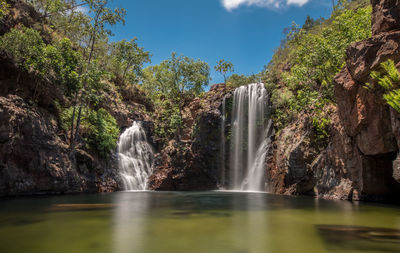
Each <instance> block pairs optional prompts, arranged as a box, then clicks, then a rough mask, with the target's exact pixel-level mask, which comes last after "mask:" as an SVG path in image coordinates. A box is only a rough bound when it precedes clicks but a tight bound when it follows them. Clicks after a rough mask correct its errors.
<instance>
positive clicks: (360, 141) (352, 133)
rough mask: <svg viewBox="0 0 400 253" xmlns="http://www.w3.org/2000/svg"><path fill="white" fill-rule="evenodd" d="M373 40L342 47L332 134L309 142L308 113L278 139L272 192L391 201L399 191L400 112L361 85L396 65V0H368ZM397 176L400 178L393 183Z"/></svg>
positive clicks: (399, 35) (399, 9) (399, 48)
mask: <svg viewBox="0 0 400 253" xmlns="http://www.w3.org/2000/svg"><path fill="white" fill-rule="evenodd" d="M371 2H372V4H373V7H374V11H373V15H372V22H373V25H372V34H373V36H372V38H370V39H368V40H365V41H361V42H357V43H354V44H352V45H350V47H349V48H348V50H347V57H346V66H345V67H344V68H343V70H342V71H341V72H340V73H339V74H338V75H337V76H336V77H335V80H334V83H335V97H336V101H337V107H336V108H331V111H330V113H329V115H330V120H331V127H330V128H331V129H330V133H331V137H330V140H329V143H328V144H327V146H326V147H325V148H324V147H323V146H322V147H321V145H313V144H312V143H311V142H310V141H309V140H310V139H312V138H310V137H312V133H311V132H310V127H308V126H307V116H305V117H299V118H300V119H299V122H300V123H299V122H297V123H296V124H294V125H293V126H290V127H288V128H286V129H285V130H284V131H283V133H282V134H281V135H280V136H279V137H278V138H277V140H276V146H277V148H276V151H275V154H274V159H273V162H272V163H271V164H270V167H269V168H270V169H269V174H270V175H271V176H270V190H271V191H272V192H276V193H283V194H313V195H316V196H318V197H322V198H332V199H352V200H379V201H393V200H395V199H396V198H395V197H394V196H398V194H399V193H400V184H399V183H398V182H400V180H399V179H400V172H399V170H400V169H399V164H400V163H399V161H400V159H399V158H396V157H397V153H398V151H399V144H400V138H399V135H400V128H399V126H400V121H399V114H398V113H397V112H395V111H394V110H393V109H391V108H390V107H389V106H388V105H387V104H386V103H385V102H384V101H383V99H382V97H381V96H380V95H379V94H376V93H374V92H372V91H369V90H368V89H366V88H365V87H364V86H365V84H366V83H373V82H374V81H373V80H371V78H370V73H371V72H372V71H379V70H380V64H381V63H382V62H385V61H387V60H388V59H392V60H394V61H395V62H396V63H397V64H398V66H400V64H399V62H400V30H399V28H400V2H399V1H398V0H379V1H378V0H373V1H371ZM396 180H397V181H396Z"/></svg>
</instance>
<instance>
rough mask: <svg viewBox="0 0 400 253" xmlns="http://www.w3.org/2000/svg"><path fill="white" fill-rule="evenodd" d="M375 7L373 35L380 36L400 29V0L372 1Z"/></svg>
mask: <svg viewBox="0 0 400 253" xmlns="http://www.w3.org/2000/svg"><path fill="white" fill-rule="evenodd" d="M371 4H372V6H373V7H374V12H373V14H372V34H373V35H378V34H380V33H384V32H391V31H394V30H399V29H400V1H399V0H371Z"/></svg>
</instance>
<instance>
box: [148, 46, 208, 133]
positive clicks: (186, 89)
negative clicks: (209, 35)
mask: <svg viewBox="0 0 400 253" xmlns="http://www.w3.org/2000/svg"><path fill="white" fill-rule="evenodd" d="M209 72H210V68H209V66H208V64H207V63H206V62H203V61H201V60H194V59H191V58H189V57H186V56H182V55H181V56H177V55H176V53H172V55H171V58H169V59H167V60H165V61H163V62H161V63H160V65H157V66H153V67H149V68H148V69H146V70H145V81H144V83H143V85H144V88H145V89H146V91H147V92H148V93H149V95H150V96H151V97H152V98H153V99H154V100H156V104H162V103H163V101H162V100H169V101H170V102H171V103H172V105H173V106H174V105H175V106H176V107H177V111H178V115H175V114H174V113H173V110H172V114H171V117H170V120H173V121H174V122H176V124H175V126H176V137H177V138H178V139H179V138H180V134H181V124H182V119H183V106H184V98H185V95H198V94H200V92H202V91H203V90H204V87H205V86H207V85H208V82H209V80H210V77H209V76H210V73H209ZM160 100H161V101H160ZM174 115H175V116H177V117H175V116H174ZM170 125H171V124H170Z"/></svg>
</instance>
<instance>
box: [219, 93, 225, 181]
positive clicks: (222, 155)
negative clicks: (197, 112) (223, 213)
mask: <svg viewBox="0 0 400 253" xmlns="http://www.w3.org/2000/svg"><path fill="white" fill-rule="evenodd" d="M221 106H222V108H221V109H222V115H221V116H222V117H221V133H220V134H221V152H220V155H221V164H220V166H221V173H220V177H221V186H222V187H223V186H224V185H225V159H226V157H225V120H226V99H225V97H224V99H223V100H222V105H221Z"/></svg>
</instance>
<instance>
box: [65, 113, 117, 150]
mask: <svg viewBox="0 0 400 253" xmlns="http://www.w3.org/2000/svg"><path fill="white" fill-rule="evenodd" d="M76 109H77V108H76ZM73 110H74V107H69V108H66V109H64V110H63V111H62V113H61V125H62V128H63V129H64V130H66V131H71V128H70V127H71V120H72V114H73ZM76 111H77V110H76ZM74 124H75V125H76V122H74ZM80 133H81V135H82V136H83V138H84V139H85V141H86V142H87V143H89V145H90V146H91V147H92V148H93V149H94V150H96V151H97V152H98V154H100V155H103V156H107V155H108V154H109V153H110V152H111V151H112V150H114V149H115V148H116V145H117V141H118V135H119V128H118V125H117V122H116V120H115V118H114V117H113V116H112V115H111V114H110V113H109V112H107V111H106V110H105V109H103V108H101V109H99V110H98V111H95V110H91V109H87V110H86V109H85V110H83V115H82V119H81V126H80Z"/></svg>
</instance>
